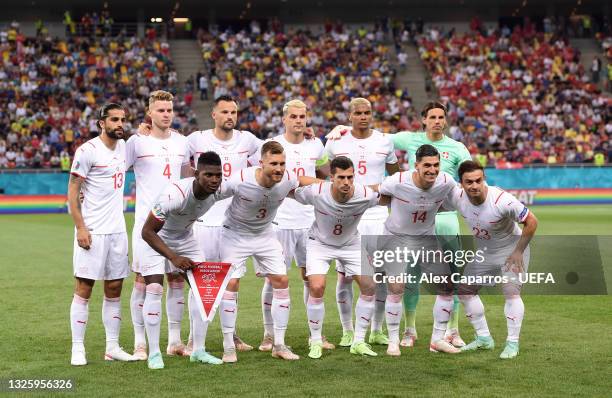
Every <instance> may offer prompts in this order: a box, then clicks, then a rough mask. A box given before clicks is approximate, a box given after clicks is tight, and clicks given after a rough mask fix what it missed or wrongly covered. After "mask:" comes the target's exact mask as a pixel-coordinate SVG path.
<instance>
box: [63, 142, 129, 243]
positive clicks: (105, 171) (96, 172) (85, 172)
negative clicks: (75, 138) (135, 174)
mask: <svg viewBox="0 0 612 398" xmlns="http://www.w3.org/2000/svg"><path fill="white" fill-rule="evenodd" d="M70 173H72V174H73V175H75V176H77V177H82V178H84V179H85V181H84V182H83V184H82V185H81V192H82V193H83V197H84V198H83V203H82V204H81V214H82V215H83V220H84V221H85V225H86V226H87V228H88V229H89V232H90V233H92V234H96V235H97V234H114V233H119V232H125V219H124V217H123V189H124V185H125V141H123V140H117V146H116V147H115V149H114V150H111V149H109V148H108V147H107V146H106V145H104V142H102V140H101V139H100V137H96V138H94V139H91V140H89V141H87V142H86V143H84V144H83V145H81V146H80V147H79V149H77V150H76V152H75V154H74V160H73V162H72V168H71V170H70Z"/></svg>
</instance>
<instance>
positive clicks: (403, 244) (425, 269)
mask: <svg viewBox="0 0 612 398" xmlns="http://www.w3.org/2000/svg"><path fill="white" fill-rule="evenodd" d="M377 246H378V250H379V253H382V252H385V253H386V252H391V253H397V251H398V249H399V253H400V257H399V258H398V257H397V256H396V255H394V256H390V257H391V258H390V259H389V260H387V259H385V260H387V261H383V265H382V267H380V268H377V270H379V271H381V272H384V273H385V274H386V275H389V276H399V275H402V274H408V275H415V276H417V277H419V278H420V274H424V273H426V274H430V275H450V273H451V270H450V266H449V265H448V264H447V263H446V262H444V251H443V250H442V248H441V247H440V242H438V239H436V236H435V235H421V236H415V235H414V236H400V235H393V234H392V233H390V232H389V231H387V229H386V228H384V230H383V235H382V236H380V237H379V238H378V243H377ZM375 260H376V259H375ZM378 260H381V258H378Z"/></svg>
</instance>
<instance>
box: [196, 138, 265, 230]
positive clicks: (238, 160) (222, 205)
mask: <svg viewBox="0 0 612 398" xmlns="http://www.w3.org/2000/svg"><path fill="white" fill-rule="evenodd" d="M187 140H188V142H189V151H190V153H191V156H193V161H194V164H195V165H196V166H197V164H198V158H199V157H200V155H201V154H202V153H204V152H208V151H213V152H216V153H217V154H218V155H219V156H220V157H221V170H222V171H223V181H224V182H225V181H227V179H228V178H230V177H231V176H233V175H236V173H237V172H238V171H240V170H242V169H244V168H246V167H248V166H249V165H248V162H247V160H248V158H249V157H250V156H251V155H253V154H254V153H256V152H257V151H258V150H259V148H260V147H261V143H262V141H261V140H260V139H259V138H257V137H255V136H254V135H253V134H252V133H250V132H248V131H240V130H234V131H233V132H232V138H231V139H229V140H227V141H222V140H220V139H218V138H217V137H215V135H214V134H213V130H212V129H211V130H205V131H194V132H193V133H191V134H190V135H189V136H188V137H187ZM222 185H223V184H222ZM230 202H231V199H227V200H222V201H219V202H217V203H215V205H214V207H213V208H212V209H211V211H209V212H208V213H207V214H206V216H204V217H202V218H201V221H202V225H205V226H209V227H220V226H221V225H222V224H223V219H224V216H223V215H224V214H225V211H226V210H227V208H228V206H229V204H230Z"/></svg>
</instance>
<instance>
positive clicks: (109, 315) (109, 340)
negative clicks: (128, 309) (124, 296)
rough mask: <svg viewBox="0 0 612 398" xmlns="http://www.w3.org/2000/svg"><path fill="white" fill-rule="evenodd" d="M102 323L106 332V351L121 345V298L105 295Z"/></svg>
mask: <svg viewBox="0 0 612 398" xmlns="http://www.w3.org/2000/svg"><path fill="white" fill-rule="evenodd" d="M102 323H103V324H104V331H105V332H106V352H111V351H112V350H114V349H115V348H117V347H119V329H120V328H121V298H119V297H114V298H108V297H106V296H105V297H104V300H103V301H102Z"/></svg>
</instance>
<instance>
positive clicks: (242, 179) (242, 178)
mask: <svg viewBox="0 0 612 398" xmlns="http://www.w3.org/2000/svg"><path fill="white" fill-rule="evenodd" d="M242 170H244V169H240V181H242V182H244V176H243V175H242Z"/></svg>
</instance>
